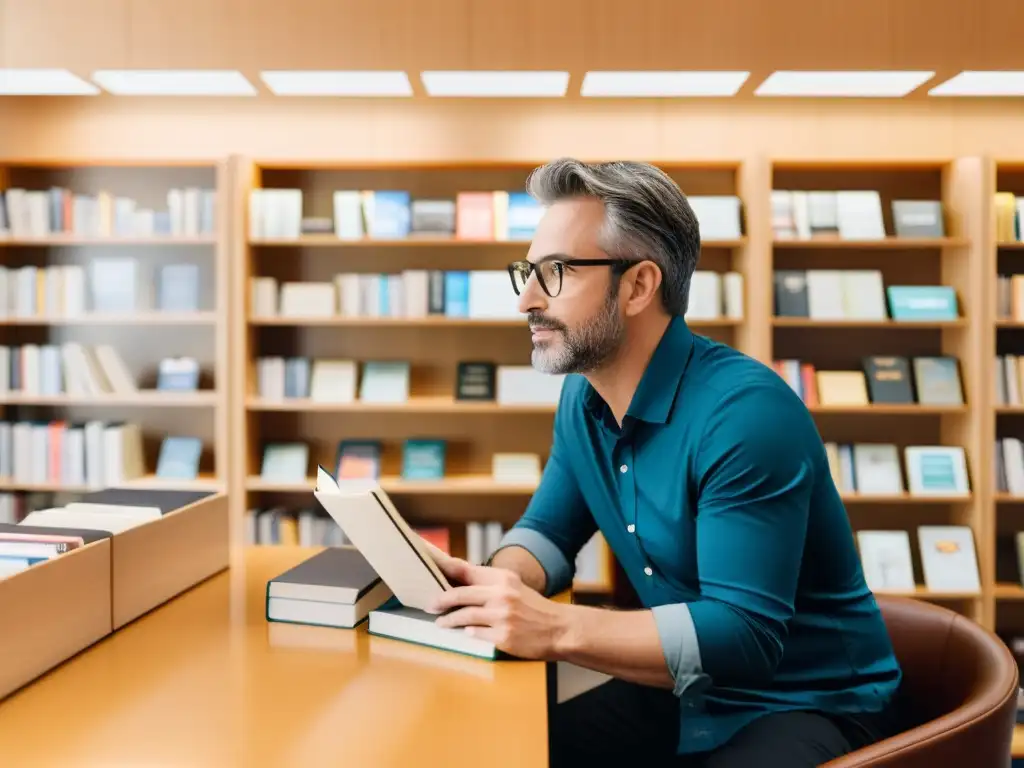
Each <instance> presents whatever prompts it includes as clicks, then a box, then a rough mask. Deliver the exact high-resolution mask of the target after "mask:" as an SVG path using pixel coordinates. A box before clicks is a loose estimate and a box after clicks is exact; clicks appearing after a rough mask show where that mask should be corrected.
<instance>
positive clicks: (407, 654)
mask: <svg viewBox="0 0 1024 768" xmlns="http://www.w3.org/2000/svg"><path fill="white" fill-rule="evenodd" d="M316 551H317V550H316V549H300V548H296V547H257V548H249V549H246V550H244V551H243V552H240V553H238V554H236V555H234V556H233V558H232V567H231V569H230V570H228V571H225V572H223V573H221V574H220V575H218V576H215V577H214V578H212V579H210V580H209V581H207V582H205V583H203V584H200V585H199V586H197V587H195V588H194V589H192V590H191V591H189V592H187V593H185V594H184V595H182V596H180V597H178V598H177V599H175V600H173V601H171V602H170V603H167V604H165V605H164V606H162V607H160V608H158V609H157V610H155V611H153V612H151V613H149V614H147V615H145V616H143V617H142V618H140V619H138V620H137V621H135V622H133V623H132V624H129V625H128V626H126V627H124V628H123V629H121V630H119V631H117V632H115V633H114V634H113V635H111V636H110V637H108V638H107V639H105V640H103V641H101V642H100V643H98V644H97V645H95V646H93V647H92V648H90V649H88V650H86V651H84V652H83V653H81V654H79V655H78V656H76V657H75V658H73V659H71V660H70V661H68V662H66V663H65V664H63V665H62V666H60V667H58V668H57V669H55V670H53V671H52V672H51V673H50V674H48V675H46V676H44V677H42V678H40V679H38V680H36V681H35V682H33V683H32V684H30V685H28V686H27V687H25V688H23V689H21V690H20V691H18V692H16V693H14V694H12V695H11V696H10V697H8V698H7V699H6V700H4V701H3V702H0V755H3V759H2V762H3V764H4V765H10V766H32V767H33V768H44V766H61V768H100V766H102V767H103V768H110V767H111V766H160V768H178V766H180V767H181V768H205V767H206V766H217V768H228V767H229V766H246V768H260V767H261V766H282V767H290V766H297V767H304V766H310V767H312V766H335V765H336V766H373V767H374V768H386V767H387V766H433V765H443V766H446V767H452V768H454V767H456V766H463V765H465V766H469V765H472V766H479V765H488V766H503V765H508V766H531V767H532V766H546V765H547V708H546V703H547V686H546V674H545V667H544V664H543V663H540V662H527V661H500V662H493V661H485V660H481V659H475V658H470V657H466V656H461V655H459V654H454V653H449V652H445V651H440V650H435V649H431V648H425V647H420V646H416V645H411V644H408V643H403V642H400V641H396V640H390V639H387V638H380V637H371V636H369V635H368V634H367V633H366V631H365V623H364V624H363V625H362V627H361V628H359V629H356V630H337V629H328V628H321V627H304V626H296V625H287V624H275V623H268V622H267V621H266V620H265V614H264V610H265V589H266V582H267V580H268V579H270V578H272V577H274V576H276V575H277V574H279V573H281V572H283V571H285V570H287V569H288V568H289V567H291V566H292V565H294V564H296V563H298V562H300V561H301V560H302V559H304V558H305V557H308V556H310V555H312V554H314V553H315V552H316Z"/></svg>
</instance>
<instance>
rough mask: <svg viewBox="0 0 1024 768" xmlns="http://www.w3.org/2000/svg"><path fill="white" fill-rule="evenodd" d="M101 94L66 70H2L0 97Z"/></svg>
mask: <svg viewBox="0 0 1024 768" xmlns="http://www.w3.org/2000/svg"><path fill="white" fill-rule="evenodd" d="M99 92H100V89H99V88H97V87H96V86H95V85H93V84H92V83H90V82H87V81H85V80H83V79H82V78H80V77H78V76H76V75H73V74H72V73H71V72H69V71H68V70H66V69H0V96H95V95H96V94H98V93H99Z"/></svg>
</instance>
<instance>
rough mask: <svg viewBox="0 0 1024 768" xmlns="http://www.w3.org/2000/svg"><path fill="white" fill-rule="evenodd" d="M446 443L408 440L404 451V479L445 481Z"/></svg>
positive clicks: (442, 441)
mask: <svg viewBox="0 0 1024 768" xmlns="http://www.w3.org/2000/svg"><path fill="white" fill-rule="evenodd" d="M444 466H445V441H444V440H423V439H412V438H410V439H408V440H406V441H405V445H404V448H403V450H402V477H403V478H404V479H406V480H443V479H444Z"/></svg>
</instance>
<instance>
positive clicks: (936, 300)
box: [886, 285, 959, 320]
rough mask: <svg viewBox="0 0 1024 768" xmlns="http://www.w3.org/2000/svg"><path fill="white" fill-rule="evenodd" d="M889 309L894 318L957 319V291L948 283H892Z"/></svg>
mask: <svg viewBox="0 0 1024 768" xmlns="http://www.w3.org/2000/svg"><path fill="white" fill-rule="evenodd" d="M886 293H888V296H889V311H890V312H891V314H892V319H893V320H956V318H957V317H958V316H959V309H958V304H957V299H956V291H955V290H954V289H953V288H952V286H948V285H890V286H889V287H888V288H887V289H886Z"/></svg>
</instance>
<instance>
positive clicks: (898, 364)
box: [864, 356, 914, 403]
mask: <svg viewBox="0 0 1024 768" xmlns="http://www.w3.org/2000/svg"><path fill="white" fill-rule="evenodd" d="M864 371H865V373H867V377H868V391H869V393H870V394H871V402H873V403H912V402H914V388H913V386H912V385H911V381H910V363H909V362H908V360H907V358H905V357H881V356H875V357H869V358H866V359H865V360H864Z"/></svg>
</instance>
